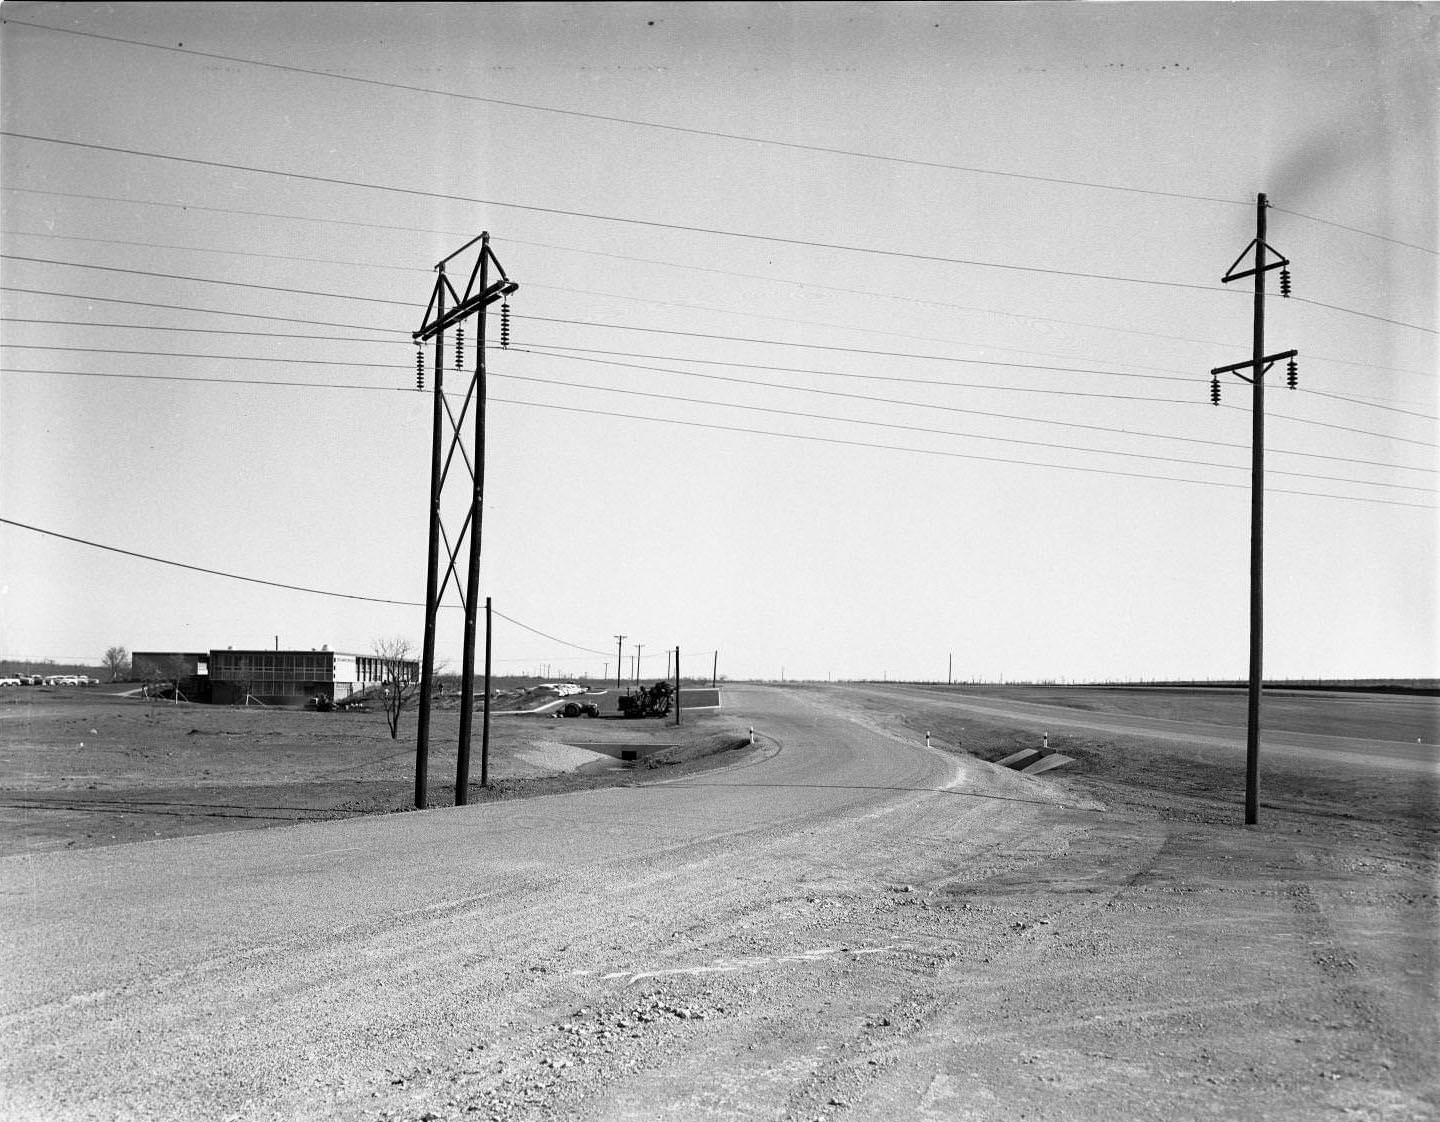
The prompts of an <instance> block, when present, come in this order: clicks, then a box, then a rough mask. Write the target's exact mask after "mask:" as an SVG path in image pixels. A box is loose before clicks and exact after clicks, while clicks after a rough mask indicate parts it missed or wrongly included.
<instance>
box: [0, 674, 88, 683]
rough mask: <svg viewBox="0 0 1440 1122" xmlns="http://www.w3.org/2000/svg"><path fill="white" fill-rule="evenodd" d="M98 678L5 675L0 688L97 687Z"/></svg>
mask: <svg viewBox="0 0 1440 1122" xmlns="http://www.w3.org/2000/svg"><path fill="white" fill-rule="evenodd" d="M99 684H100V679H99V678H89V677H86V676H85V675H84V674H20V675H15V674H7V675H5V676H3V677H0V686H98V685H99Z"/></svg>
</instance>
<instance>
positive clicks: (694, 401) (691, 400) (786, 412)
mask: <svg viewBox="0 0 1440 1122" xmlns="http://www.w3.org/2000/svg"><path fill="white" fill-rule="evenodd" d="M588 361H593V360H588ZM676 373H681V372H678V371H677V372H676ZM490 376H491V377H495V378H503V379H505V380H507V381H515V382H530V383H533V384H537V385H543V386H559V387H561V388H563V389H578V390H592V391H595V392H599V393H616V394H623V395H625V396H627V397H642V398H649V399H652V400H656V401H673V402H682V403H684V404H687V405H703V406H706V407H708V408H723V409H739V410H743V411H745V412H750V413H765V414H769V415H771V416H780V417H794V418H799V419H803V420H811V421H830V422H836V423H839V424H848V425H865V426H868V427H871V428H883V429H894V430H896V431H900V432H915V433H923V434H925V435H928V436H948V437H959V438H963V439H967V440H988V441H992V442H995V443H999V444H1019V445H1022V446H1025V447H1030V448H1047V449H1054V450H1057V451H1065V452H1081V453H1087V454H1090V455H1097V456H1120V457H1125V458H1127V459H1136V460H1152V461H1155V462H1159V463H1170V464H1185V465H1187V466H1191V467H1209V468H1217V469H1220V470H1223V471H1249V470H1250V467H1249V465H1248V464H1218V463H1215V462H1213V461H1209V460H1194V459H1187V458H1184V457H1180V456H1159V455H1154V454H1151V453H1145V452H1123V451H1117V450H1113V449H1109V448H1091V447H1088V446H1085V445H1079V444H1057V443H1055V442H1053V441H1046V440H1025V439H1021V438H1018V437H1005V436H987V435H985V434H983V433H975V432H957V431H955V430H953V429H937V428H929V427H925V426H922V425H902V424H896V423H894V422H889V421H872V420H869V419H863V418H854V417H836V416H832V415H829V414H823V413H811V412H808V411H805V410H799V409H777V408H774V407H771V406H762V405H745V404H741V403H737V402H729V401H714V400H711V399H709V398H696V397H683V396H680V395H677V394H663V393H653V392H649V391H644V390H626V389H620V388H619V387H616V386H597V385H594V384H593V383H588V382H567V381H562V380H560V379H556V378H536V377H531V376H528V375H521V374H492V375H490ZM838 396H842V397H858V398H860V399H861V400H865V401H877V400H883V399H879V398H868V397H863V396H862V395H859V394H841V395H838ZM904 404H909V403H904ZM977 458H980V459H988V458H990V457H977ZM1001 462H1002V463H1012V462H1014V463H1030V461H1010V460H1002V461H1001ZM1053 466H1066V467H1068V466H1070V465H1053ZM1270 473H1271V474H1273V475H1285V476H1292V477H1295V478H1299V479H1318V480H1324V481H1326V482H1331V483H1348V484H1355V485H1358V486H1365V487H1390V488H1395V489H1398V490H1406V491H1426V492H1432V493H1433V492H1434V491H1435V489H1434V488H1432V487H1421V486H1418V485H1413V484H1406V483H1389V482H1376V481H1372V480H1366V479H1352V478H1349V477H1346V476H1337V475H1320V474H1317V473H1314V472H1304V471H1285V470H1281V469H1279V468H1271V469H1270Z"/></svg>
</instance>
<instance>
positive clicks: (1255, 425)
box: [1210, 194, 1299, 826]
mask: <svg viewBox="0 0 1440 1122" xmlns="http://www.w3.org/2000/svg"><path fill="white" fill-rule="evenodd" d="M1268 205H1269V204H1268V203H1267V202H1266V199H1265V196H1264V195H1263V194H1261V195H1259V196H1258V197H1257V200H1256V206H1255V240H1254V241H1252V242H1251V243H1250V244H1249V245H1248V246H1246V247H1245V249H1244V251H1243V252H1242V253H1241V254H1240V256H1239V257H1237V258H1236V259H1235V263H1234V264H1232V265H1231V266H1230V268H1229V270H1228V271H1227V272H1226V274H1225V276H1224V277H1222V278H1221V283H1225V284H1228V283H1229V282H1230V281H1233V280H1239V279H1240V278H1242V277H1248V276H1253V277H1254V278H1255V313H1254V330H1253V333H1252V337H1251V352H1250V359H1249V361H1248V362H1235V363H1231V364H1230V365H1229V366H1217V367H1216V368H1215V369H1214V370H1212V371H1210V378H1211V382H1210V400H1211V401H1212V402H1214V403H1215V404H1216V405H1219V404H1220V380H1219V378H1220V375H1221V374H1234V375H1235V376H1236V377H1237V378H1239V379H1241V380H1242V381H1245V382H1249V383H1250V388H1251V398H1250V400H1251V418H1250V434H1251V435H1250V687H1249V698H1248V704H1247V711H1246V721H1245V824H1246V825H1247V826H1253V825H1255V824H1256V823H1257V822H1258V821H1259V818H1260V696H1261V692H1262V690H1263V687H1264V636H1265V375H1266V374H1267V373H1268V372H1269V370H1270V368H1271V367H1272V366H1273V365H1274V364H1275V363H1277V362H1279V361H1280V360H1281V359H1285V360H1287V363H1288V365H1287V368H1286V373H1287V381H1288V383H1289V386H1290V388H1291V389H1292V390H1293V389H1294V388H1295V385H1296V374H1297V371H1296V365H1295V356H1296V354H1298V353H1299V352H1297V351H1281V352H1280V353H1279V354H1273V355H1267V354H1266V353H1265V274H1266V272H1267V271H1269V270H1270V269H1279V270H1280V271H1281V272H1280V295H1281V296H1289V295H1290V268H1289V266H1290V262H1289V260H1287V259H1286V258H1285V257H1283V256H1281V255H1280V254H1279V253H1278V252H1276V251H1275V250H1274V249H1273V248H1272V247H1271V246H1270V245H1269V244H1268V243H1267V242H1266V241H1265V210H1266V208H1267V207H1268ZM1251 250H1254V253H1255V264H1254V267H1253V268H1250V269H1244V270H1241V271H1239V272H1237V271H1236V270H1237V268H1238V267H1239V265H1240V263H1241V262H1242V261H1244V260H1245V257H1246V255H1247V254H1249V253H1250V252H1251ZM1272 253H1274V254H1275V258H1276V259H1275V260H1274V261H1270V260H1269V255H1270V254H1272ZM1247 369H1248V370H1249V371H1250V373H1249V374H1248V375H1245V374H1242V373H1240V371H1242V370H1247Z"/></svg>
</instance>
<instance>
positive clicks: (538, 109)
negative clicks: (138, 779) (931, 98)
mask: <svg viewBox="0 0 1440 1122" xmlns="http://www.w3.org/2000/svg"><path fill="white" fill-rule="evenodd" d="M3 22H6V23H14V24H16V25H17V26H20V27H28V28H31V29H33V30H36V31H49V32H52V33H55V34H64V35H75V36H79V37H82V38H87V39H97V40H101V41H104V42H109V43H121V44H124V45H126V46H131V47H141V48H144V49H148V50H157V51H167V52H170V53H173V54H182V55H194V56H196V57H199V58H209V59H217V60H220V61H223V62H233V63H240V64H242V65H246V66H254V67H259V68H263V69H268V70H278V71H282V72H286V73H291V74H304V75H307V76H310V77H317V78H329V79H332V80H335V81H342V82H352V83H356V84H359V85H366V86H374V87H381V88H387V89H397V90H404V91H406V92H408V93H418V94H425V95H428V96H433V97H447V98H453V99H456V100H459V101H470V102H475V103H477V104H484V105H498V106H502V107H505V108H509V109H521V110H525V111H528V112H532V113H548V114H553V115H557V116H564V117H574V118H577V119H581V120H591V121H604V122H607V123H609V124H621V125H630V126H633V127H637V128H647V129H656V130H659V131H663V132H672V133H680V134H683V135H688V136H704V137H712V138H715V139H720V140H729V141H736V142H741V143H747V144H759V145H765V146H767V147H773V148H783V149H788V150H791V151H800V152H815V153H821V154H825V155H832V156H845V157H849V158H852V159H861V160H874V161H880V162H884V163H893V164H902V165H906V166H910V167H922V168H931V169H935V170H940V171H957V172H963V173H965V174H968V175H986V176H994V177H998V178H1004V179H1018V180H1022V181H1027V182H1035V183H1049V184H1054V185H1058V186H1066V187H1083V188H1088V189H1091V190H1099V191H1115V192H1123V193H1127V194H1137V195H1151V196H1155V197H1158V198H1171V199H1184V200H1186V201H1190V202H1207V203H1219V204H1222V205H1227V206H1247V205H1248V201H1246V200H1241V199H1227V198H1222V197H1218V196H1214V195H1198V194H1193V193H1191V192H1186V191H1165V190H1159V189H1155V188H1146V187H1135V186H1131V185H1126V184H1118V183H1099V182H1096V181H1094V180H1087V179H1070V178H1066V177H1063V176H1051V175H1040V174H1036V173H1027V172H1015V171H1001V170H999V169H997V168H982V167H975V166H973V165H966V164H950V163H945V162H942V161H938V160H921V159H916V158H913V157H906V156H892V155H885V154H882V153H878V152H864V151H860V150H858V149H852V148H839V147H832V146H829V145H822V144H804V143H800V142H798V141H787V140H778V139H776V138H774V137H761V136H752V135H749V134H745V133H732V132H724V131H721V130H717V129H701V128H696V127H693V126H688V125H674V124H667V123H665V122H661V121H645V120H640V119H638V118H634V117H622V116H618V115H613V114H605V113H593V112H586V111H583V110H578V109H562V108H560V107H558V106H553V105H537V104H535V103H533V102H523V101H512V100H508V99H505V98H495V97H482V96H480V95H478V94H465V93H459V92H457V91H455V90H442V89H436V88H434V87H430V86H416V85H410V84H407V83H403V82H386V81H382V80H381V79H378V78H362V77H358V76H356V75H353V74H340V73H336V72H335V71H330V70H316V69H312V68H309V67H303V66H292V65H286V64H283V63H276V62H267V61H264V60H262V59H253V58H242V57H239V56H236V55H224V54H218V53H216V52H211V51H201V50H196V49H194V48H191V47H180V46H175V47H171V46H168V45H166V44H160V43H145V42H142V41H140V40H136V39H125V38H121V37H120V36H115V35H101V34H99V33H98V32H93V31H81V30H79V29H78V28H69V27H49V26H46V25H44V24H38V23H28V22H26V21H24V20H13V19H12V20H5V21H3ZM1272 209H1274V210H1276V211H1278V212H1280V213H1282V214H1289V215H1292V216H1294V217H1296V218H1301V219H1304V220H1306V221H1308V222H1316V223H1320V224H1321V225H1325V226H1333V227H1335V228H1336V229H1340V230H1346V231H1349V232H1350V233H1353V234H1360V235H1362V236H1364V237H1369V238H1375V239H1376V240H1378V241H1383V242H1389V243H1390V244H1392V245H1399V246H1404V247H1406V248H1409V249H1416V250H1419V251H1420V252H1422V253H1430V254H1435V253H1436V252H1437V251H1436V250H1434V249H1432V248H1430V247H1429V246H1423V245H1418V244H1416V243H1415V242H1407V241H1404V240H1402V239H1400V238H1393V237H1389V236H1388V235H1385V234H1378V233H1375V232H1374V231H1373V230H1365V229H1362V228H1361V227H1359V226H1350V225H1346V224H1345V223H1343V222H1336V221H1334V220H1333V219H1328V218H1320V217H1318V216H1316V215H1313V214H1305V213H1303V212H1302V211H1298V210H1291V209H1289V208H1287V207H1281V206H1273V204H1272Z"/></svg>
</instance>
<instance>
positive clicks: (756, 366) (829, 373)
mask: <svg viewBox="0 0 1440 1122" xmlns="http://www.w3.org/2000/svg"><path fill="white" fill-rule="evenodd" d="M487 349H489V350H494V349H496V345H495V344H489V345H488V346H487ZM506 351H508V352H512V353H525V352H531V353H536V354H541V355H555V356H556V357H564V356H565V355H566V352H576V353H579V354H587V355H609V356H613V357H618V358H646V359H654V360H656V361H658V362H684V363H690V364H692V365H703V366H726V367H734V368H736V369H742V370H774V371H780V372H782V373H788V374H815V375H820V376H823V377H829V378H849V379H854V380H858V381H865V382H898V383H902V384H905V385H920V386H932V387H936V388H950V387H959V388H973V389H997V390H1009V389H1011V388H1012V387H1009V386H995V385H993V384H988V383H968V382H952V381H948V380H947V381H936V380H934V379H932V378H907V377H904V376H903V375H895V374H855V373H852V372H850V371H845V370H821V369H817V368H815V367H810V366H777V365H773V364H768V363H758V362H736V361H733V360H728V359H713V358H691V357H690V356H688V355H657V354H649V353H646V352H643V351H615V350H602V349H599V348H594V347H573V346H570V345H569V344H553V343H534V344H531V345H530V346H529V347H519V346H511V347H507V348H504V349H503V350H502V352H501V353H504V352H506ZM641 369H645V368H644V367H642V368H641ZM762 384H763V383H762ZM793 388H794V389H795V390H796V391H797V392H811V391H810V389H809V388H808V387H801V386H796V387H793ZM814 392H821V391H818V390H817V391H814ZM1311 392H1312V393H1318V392H1319V391H1311ZM1147 400H1163V399H1147ZM914 404H920V403H918V402H917V403H914ZM948 408H949V410H950V411H951V412H956V413H973V414H975V415H977V416H981V417H996V418H999V419H1002V420H1007V421H1028V422H1031V423H1033V424H1040V425H1058V426H1060V427H1062V428H1079V429H1089V430H1091V431H1094V432H1106V433H1116V434H1119V435H1122V436H1139V437H1154V438H1156V439H1160V440H1178V441H1183V442H1185V443H1187V444H1207V445H1213V446H1215V447H1220V448H1248V447H1249V445H1248V444H1234V443H1229V442H1225V441H1215V440H1204V439H1201V438H1199V437H1190V436H1177V435H1173V434H1168V433H1149V432H1143V431H1139V432H1137V431H1136V430H1134V429H1122V428H1113V427H1111V426H1107V425H1092V424H1084V423H1082V422H1079V421H1056V420H1051V419H1049V418H1044V417H1033V416H1029V415H1027V414H1017V413H998V412H994V411H990V410H984V409H969V408H960V407H959V406H949V407H948ZM1226 408H1229V407H1228V406H1227V407H1226ZM1296 420H1297V421H1299V423H1302V424H1303V423H1305V421H1304V420H1303V419H1301V418H1296ZM1354 431H1355V432H1357V433H1360V434H1361V435H1365V436H1374V435H1378V434H1375V433H1370V432H1367V431H1364V430H1360V429H1356V430H1354ZM1421 443H1424V442H1421ZM1426 446H1427V447H1430V446H1431V445H1428V444H1427V445H1426ZM1271 451H1275V452H1280V451H1282V450H1281V449H1278V448H1277V449H1271ZM1286 454H1287V455H1291V456H1310V457H1316V458H1319V459H1324V460H1344V461H1346V462H1350V463H1360V464H1370V465H1373V466H1376V467H1404V465H1401V464H1384V463H1380V462H1378V461H1375V460H1356V459H1352V458H1351V457H1348V456H1332V455H1326V454H1324V453H1319V452H1287V453H1286ZM1406 470H1412V471H1428V470H1430V469H1428V468H1407V469H1406Z"/></svg>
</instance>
